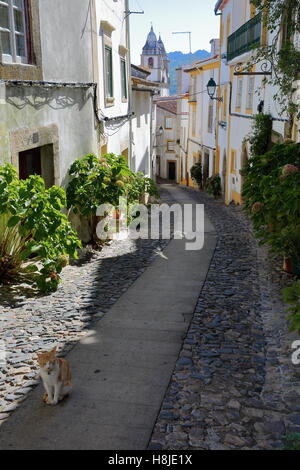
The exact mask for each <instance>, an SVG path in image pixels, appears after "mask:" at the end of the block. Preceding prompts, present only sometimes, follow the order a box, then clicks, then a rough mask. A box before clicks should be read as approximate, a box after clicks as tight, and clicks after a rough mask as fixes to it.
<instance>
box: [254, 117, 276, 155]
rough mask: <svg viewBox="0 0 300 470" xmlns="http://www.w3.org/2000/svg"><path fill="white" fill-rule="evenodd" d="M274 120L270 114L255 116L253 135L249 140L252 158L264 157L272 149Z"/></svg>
mask: <svg viewBox="0 0 300 470" xmlns="http://www.w3.org/2000/svg"><path fill="white" fill-rule="evenodd" d="M272 128H273V119H272V116H271V115H270V114H257V115H256V116H255V120H254V124H253V128H252V133H251V135H250V136H249V138H248V141H249V143H250V153H251V155H252V156H255V155H263V154H264V153H266V152H267V151H268V150H269V149H270V145H271V136H272Z"/></svg>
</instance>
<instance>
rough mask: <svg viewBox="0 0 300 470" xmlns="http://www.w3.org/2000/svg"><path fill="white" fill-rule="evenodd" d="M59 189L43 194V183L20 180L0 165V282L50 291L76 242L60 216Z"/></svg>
mask: <svg viewBox="0 0 300 470" xmlns="http://www.w3.org/2000/svg"><path fill="white" fill-rule="evenodd" d="M65 204H66V197H65V192H64V190H63V189H62V188H58V187H55V186H53V187H52V188H50V189H48V190H46V188H45V183H44V180H43V179H42V178H41V177H39V176H31V177H30V178H28V179H27V180H25V181H22V180H19V178H18V176H17V172H16V170H15V168H14V167H13V166H12V165H9V164H5V165H4V166H0V281H2V282H9V281H12V280H16V279H20V280H25V281H27V282H33V283H35V284H36V285H37V286H38V287H39V289H40V290H41V291H43V292H49V291H52V290H55V289H56V288H57V286H58V284H59V282H60V276H59V274H60V273H61V271H62V269H63V267H64V266H66V264H67V263H68V259H69V256H73V257H75V258H76V256H77V248H78V247H80V242H79V240H78V238H77V235H76V234H75V232H74V231H73V230H72V228H71V225H70V223H69V221H68V219H67V217H66V216H65V215H64V214H63V213H62V208H63V207H65Z"/></svg>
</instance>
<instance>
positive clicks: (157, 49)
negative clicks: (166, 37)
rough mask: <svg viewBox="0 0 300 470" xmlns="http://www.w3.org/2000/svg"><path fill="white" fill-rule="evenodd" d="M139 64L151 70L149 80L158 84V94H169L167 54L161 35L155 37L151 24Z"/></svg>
mask: <svg viewBox="0 0 300 470" xmlns="http://www.w3.org/2000/svg"><path fill="white" fill-rule="evenodd" d="M141 65H142V67H145V68H148V69H149V70H150V71H151V75H150V76H149V80H151V81H152V82H156V83H159V84H160V90H161V91H160V95H161V96H169V94H170V65H169V60H168V55H167V52H166V49H165V46H164V43H163V41H162V39H161V36H159V39H157V36H156V34H155V32H154V30H153V26H151V30H150V33H149V34H148V37H147V41H146V44H145V46H144V47H143V52H142V56H141Z"/></svg>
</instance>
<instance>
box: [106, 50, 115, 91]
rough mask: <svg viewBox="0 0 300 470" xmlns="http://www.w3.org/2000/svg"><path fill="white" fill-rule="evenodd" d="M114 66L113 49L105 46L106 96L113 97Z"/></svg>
mask: <svg viewBox="0 0 300 470" xmlns="http://www.w3.org/2000/svg"><path fill="white" fill-rule="evenodd" d="M113 93H114V91H113V68H112V49H111V47H109V46H105V96H106V98H113Z"/></svg>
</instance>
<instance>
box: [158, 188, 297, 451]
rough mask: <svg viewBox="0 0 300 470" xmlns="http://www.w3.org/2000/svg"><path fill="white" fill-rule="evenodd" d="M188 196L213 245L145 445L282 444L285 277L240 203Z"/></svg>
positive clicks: (286, 402) (287, 411) (291, 402)
mask: <svg viewBox="0 0 300 470" xmlns="http://www.w3.org/2000/svg"><path fill="white" fill-rule="evenodd" d="M186 191H188V192H191V191H193V190H190V189H186ZM196 198H197V200H198V202H200V203H203V204H205V209H206V213H207V214H208V215H209V217H210V218H211V220H213V222H214V225H215V227H216V229H217V232H218V245H217V249H216V251H215V256H214V258H213V261H212V263H211V266H210V270H209V273H208V277H207V280H206V283H205V285H204V288H203V290H202V292H201V295H200V298H199V301H198V305H197V308H196V312H195V316H194V319H193V322H192V325H191V327H190V330H189V332H188V335H187V338H186V340H185V342H184V345H183V349H182V351H181V354H180V359H179V360H178V362H177V365H176V369H175V371H174V374H173V377H172V380H171V383H170V386H169V389H168V392H167V394H166V397H165V400H164V402H163V405H162V409H161V413H160V416H159V419H158V421H157V423H156V427H155V430H154V433H153V436H152V440H151V444H150V447H149V448H150V449H156V450H158V449H164V450H166V449H172V450H174V449H176V450H186V449H209V450H214V449H218V450H223V449H224V450H225V449H274V448H275V449H277V448H281V447H282V445H283V438H284V436H286V435H287V434H289V433H291V432H299V431H300V413H299V412H300V386H299V372H298V370H299V367H296V366H293V365H292V363H291V344H292V341H293V340H294V339H297V337H296V336H294V335H291V334H289V333H288V328H287V322H286V319H285V317H286V315H285V313H284V308H285V306H284V305H283V304H282V302H281V299H280V290H281V288H282V286H284V285H286V283H287V282H289V281H290V280H289V279H288V277H287V276H286V275H284V274H282V273H279V272H278V271H276V264H275V263H274V262H273V261H272V260H271V259H270V257H269V256H268V254H267V253H266V250H265V249H262V248H260V247H258V244H257V241H256V240H255V238H254V237H253V234H252V232H251V226H250V224H249V222H248V221H247V220H246V219H245V217H244V216H243V214H241V210H240V209H239V208H233V207H229V208H228V207H225V206H224V204H223V203H222V202H221V201H215V200H213V199H212V198H210V197H209V196H207V195H205V194H203V193H202V194H201V193H198V195H197V197H196ZM277 266H278V265H277Z"/></svg>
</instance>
